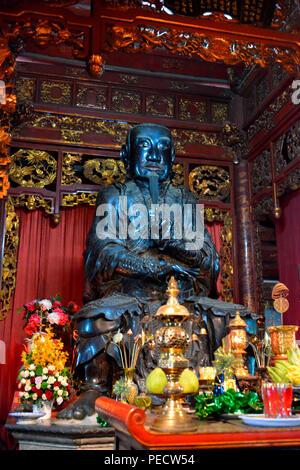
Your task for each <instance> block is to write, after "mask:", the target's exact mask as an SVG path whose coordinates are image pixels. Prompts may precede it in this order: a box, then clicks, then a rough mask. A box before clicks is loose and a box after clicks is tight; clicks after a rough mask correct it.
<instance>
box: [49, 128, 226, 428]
mask: <svg viewBox="0 0 300 470" xmlns="http://www.w3.org/2000/svg"><path fill="white" fill-rule="evenodd" d="M121 158H122V160H123V162H124V165H125V168H126V170H127V176H126V179H125V181H124V183H115V184H111V185H108V186H105V187H103V188H102V189H101V190H100V192H99V194H98V197H97V202H96V211H95V216H94V220H93V222H92V226H91V228H90V230H89V233H88V236H87V240H86V250H85V253H84V259H85V276H86V293H85V297H84V300H85V303H84V305H83V307H82V308H81V309H80V310H79V312H77V313H76V314H75V318H74V320H75V321H76V327H75V328H76V344H75V350H74V352H75V354H74V367H75V370H76V373H77V374H78V377H80V379H81V381H82V387H81V394H80V396H79V398H78V400H77V401H76V402H74V403H71V405H69V406H68V407H67V408H66V409H64V410H63V411H61V412H60V413H59V414H58V415H57V417H58V418H63V419H70V418H75V419H83V418H84V417H85V416H87V415H90V414H92V413H93V412H94V405H95V400H96V398H97V397H98V396H100V395H103V394H107V393H109V390H110V389H109V387H110V385H109V381H110V380H111V374H112V370H113V367H112V365H113V363H117V364H119V365H121V364H120V361H119V357H118V353H117V349H116V347H115V346H114V345H113V344H112V343H111V342H110V343H108V341H107V338H108V336H109V333H114V332H117V331H118V329H121V330H122V331H124V330H126V331H127V330H128V328H130V329H131V330H132V331H133V333H134V334H136V332H137V331H138V328H139V325H140V321H141V319H142V318H143V317H144V316H146V317H147V316H151V315H152V314H155V312H156V311H157V309H158V307H159V306H160V305H161V304H162V303H163V302H164V300H165V295H166V290H167V286H168V281H169V279H170V277H171V276H175V278H176V280H177V282H178V287H179V291H180V297H179V300H180V301H181V303H183V302H186V301H188V299H192V305H193V306H195V304H197V302H196V300H197V299H201V298H203V299H211V300H213V299H217V298H218V297H219V294H218V292H217V286H216V282H217V278H218V275H219V271H220V264H219V256H218V253H217V251H216V248H215V246H214V244H213V242H212V239H211V237H210V234H209V232H208V230H207V228H206V227H205V226H204V224H202V235H203V236H202V239H201V243H198V242H197V243H194V244H193V243H192V242H191V238H192V237H191V235H190V233H192V236H194V235H193V234H196V233H197V231H196V229H197V230H198V228H199V227H197V214H196V212H197V211H196V206H197V200H196V198H195V196H194V195H193V194H192V193H191V192H190V191H189V190H187V189H186V188H185V187H183V186H173V185H172V183H171V177H172V165H173V163H174V158H175V152H174V147H173V144H172V138H171V132H170V130H169V129H168V128H166V127H164V126H160V125H156V124H140V125H137V126H135V127H133V128H132V129H131V130H130V131H129V132H128V136H127V141H126V144H124V146H123V147H122V150H121ZM174 204H175V205H176V210H177V209H178V208H179V209H180V213H181V215H183V216H182V217H181V219H180V217H179V219H180V220H181V224H182V226H184V222H185V223H188V224H189V228H190V229H192V231H191V230H190V232H189V236H188V237H187V235H186V234H185V231H184V230H182V231H181V233H180V227H179V226H178V224H177V229H178V230H177V229H176V226H175V225H176V224H175V222H174V220H175V216H174V218H173V219H172V218H171V217H170V212H169V213H168V216H166V214H165V213H164V212H163V211H161V210H160V209H161V207H163V208H166V207H171V206H173V205H174ZM157 208H159V210H158V212H157ZM186 208H188V209H189V210H190V212H189V214H190V218H189V219H188V218H185V217H184V213H183V212H184V209H186ZM177 215H178V214H177ZM153 221H154V222H153ZM187 221H188V222H187ZM179 225H180V223H179ZM184 228H186V227H183V229H184ZM200 228H201V227H200ZM151 230H152V231H151ZM176 230H177V231H176ZM179 235H180V236H179ZM195 236H196V235H195ZM198 241H199V240H198ZM198 245H199V246H198ZM195 299H196V300H195ZM215 302H218V301H217V300H215ZM187 305H189V307H191V304H188V303H187ZM196 310H197V309H196ZM200 310H201V308H200ZM221 316H222V315H221ZM198 318H200V319H201V321H199V322H198V323H197V322H196V323H197V325H196V327H195V328H194V329H193V333H195V332H196V338H200V336H201V335H199V336H197V333H200V331H201V330H202V331H203V326H204V327H205V326H206V325H203V320H202V318H201V315H200V317H198ZM216 319H217V320H218V318H217V317H216ZM221 320H222V321H221V324H220V325H221V326H219V327H218V325H217V323H216V324H215V326H214V330H213V332H212V333H211V335H210V337H211V338H212V339H213V340H215V337H214V336H218V338H219V340H220V339H221V338H222V336H224V332H225V329H224V318H221ZM201 322H202V323H201ZM197 327H198V330H197ZM218 328H219V330H218ZM208 329H209V328H208ZM193 336H194V337H195V335H193ZM200 339H201V338H200ZM203 345H204V346H203ZM215 348H216V347H214V349H215ZM205 355H206V358H207V363H206V364H205V363H203V362H202V363H201V358H203V357H204V356H205ZM192 356H193V357H194V360H195V361H196V359H195V358H197V357H198V358H199V356H200V358H199V360H198V363H197V364H194V365H195V366H199V365H209V357H211V356H209V351H207V346H205V343H201V341H200V342H198V346H197V341H195V342H194V350H193V353H192ZM147 361H148V362H147ZM149 361H150V360H149V357H148V359H147V360H146V362H145V364H144V365H141V372H140V373H141V374H142V375H143V373H144V375H145V371H147V367H149V364H151V361H150V362H149ZM143 367H144V369H143Z"/></svg>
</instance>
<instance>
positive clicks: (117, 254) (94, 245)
mask: <svg viewBox="0 0 300 470" xmlns="http://www.w3.org/2000/svg"><path fill="white" fill-rule="evenodd" d="M120 197H126V198H127V203H128V206H129V207H130V206H132V204H142V205H146V206H147V208H148V211H147V215H148V224H147V225H148V233H147V234H146V236H145V234H144V232H143V236H144V237H145V238H141V237H140V236H139V233H140V232H141V231H142V230H144V227H137V228H136V231H135V232H136V233H135V237H134V238H135V239H133V238H131V237H130V236H128V237H127V238H125V239H124V238H123V239H119V238H113V239H112V238H104V239H100V238H99V237H98V236H97V225H98V224H99V222H101V220H103V216H102V217H101V216H97V215H95V217H94V220H93V223H92V226H91V229H90V231H89V234H88V237H87V245H86V251H85V273H86V279H87V281H88V283H89V288H90V289H91V298H102V297H105V296H106V295H108V294H109V293H111V292H119V293H126V294H129V295H134V296H142V297H146V298H148V297H149V298H150V299H155V298H156V299H162V298H163V297H164V296H165V291H166V287H167V283H166V284H165V285H162V284H161V282H160V281H159V280H158V279H157V278H156V273H157V271H158V270H159V269H160V267H159V265H158V261H159V260H165V261H167V262H170V263H172V264H180V265H182V266H186V267H192V268H199V270H200V272H199V274H198V276H197V277H195V279H194V282H191V280H182V279H180V278H178V279H177V281H178V283H179V289H180V293H181V295H182V296H184V297H186V296H187V294H189V295H193V294H194V295H204V296H209V297H211V298H217V296H218V294H217V287H216V281H217V277H218V274H219V270H220V266H219V255H218V253H217V251H216V248H215V246H214V244H213V242H212V239H211V237H210V234H209V232H208V230H207V229H206V227H204V239H203V246H202V248H201V249H200V250H196V251H195V250H188V249H186V244H187V242H188V241H189V240H188V239H187V238H186V237H184V233H183V238H181V239H178V240H176V239H174V233H173V234H172V233H171V236H172V238H171V239H170V240H168V239H163V235H162V234H161V236H160V238H159V240H152V239H151V233H150V227H151V221H150V210H151V202H152V201H151V200H150V198H149V197H148V196H147V194H146V191H145V190H144V188H143V186H140V185H139V184H137V183H136V182H134V181H132V180H129V181H127V182H125V183H124V184H114V185H109V186H106V187H104V188H103V190H102V191H100V192H99V195H98V198H97V203H96V214H97V208H98V207H99V206H100V205H103V204H109V205H112V206H113V207H114V208H115V213H116V215H117V221H118V220H120V208H119V202H120ZM158 204H159V205H162V204H166V205H168V206H169V207H171V206H172V205H173V204H178V205H179V206H180V207H182V208H183V207H184V206H185V205H191V206H193V207H194V209H195V206H196V204H197V200H196V198H195V196H194V195H193V194H192V193H191V192H189V191H188V190H187V189H186V188H185V187H183V186H180V187H174V186H172V185H171V184H170V183H165V184H164V185H163V187H162V190H161V193H160V197H159V200H158ZM108 218H109V223H110V224H111V225H113V222H114V220H112V219H113V214H112V213H110V214H106V215H105V221H108ZM134 220H135V216H130V215H129V216H128V220H127V225H128V226H130V224H131V223H132V222H134ZM182 220H184V218H183V217H182ZM164 222H166V224H165V225H166V226H164V223H162V226H164V228H163V230H167V229H168V221H164ZM192 223H193V229H194V230H195V228H196V221H195V211H194V212H193V219H192ZM118 232H119V228H118V230H117V235H118ZM117 268H120V269H119V272H118V273H117V272H116V269H117ZM121 270H123V271H124V275H123V274H122V272H120V271H121ZM175 277H176V275H175ZM133 279H134V280H133ZM145 281H146V282H145Z"/></svg>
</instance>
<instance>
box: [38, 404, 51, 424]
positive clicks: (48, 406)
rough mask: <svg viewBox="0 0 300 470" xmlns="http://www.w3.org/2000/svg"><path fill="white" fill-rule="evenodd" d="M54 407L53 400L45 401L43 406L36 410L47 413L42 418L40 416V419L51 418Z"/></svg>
mask: <svg viewBox="0 0 300 470" xmlns="http://www.w3.org/2000/svg"><path fill="white" fill-rule="evenodd" d="M52 407H53V400H45V401H43V402H42V404H41V406H38V407H37V409H36V410H37V411H39V412H41V413H45V414H44V415H43V416H41V417H40V418H38V421H43V420H49V419H51V413H52Z"/></svg>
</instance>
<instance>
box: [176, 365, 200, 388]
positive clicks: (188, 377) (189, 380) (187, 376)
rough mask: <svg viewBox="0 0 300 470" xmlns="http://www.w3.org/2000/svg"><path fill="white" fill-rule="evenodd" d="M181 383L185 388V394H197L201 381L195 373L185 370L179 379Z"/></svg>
mask: <svg viewBox="0 0 300 470" xmlns="http://www.w3.org/2000/svg"><path fill="white" fill-rule="evenodd" d="M179 383H180V385H181V386H182V388H183V393H196V392H198V389H199V380H198V377H197V375H196V374H195V372H193V371H192V370H190V369H184V371H183V372H182V373H181V375H180V377H179Z"/></svg>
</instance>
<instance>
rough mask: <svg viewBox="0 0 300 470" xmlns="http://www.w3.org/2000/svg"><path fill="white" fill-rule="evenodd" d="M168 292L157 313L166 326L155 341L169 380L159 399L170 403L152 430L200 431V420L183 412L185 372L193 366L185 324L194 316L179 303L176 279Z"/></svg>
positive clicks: (166, 404)
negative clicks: (186, 352) (181, 378)
mask: <svg viewBox="0 0 300 470" xmlns="http://www.w3.org/2000/svg"><path fill="white" fill-rule="evenodd" d="M167 292H168V294H169V298H168V301H167V304H166V305H162V306H161V307H160V308H159V309H158V310H157V312H156V314H155V316H156V318H158V319H159V320H160V321H161V322H162V323H163V325H164V326H163V327H162V328H160V329H159V330H158V331H157V332H156V335H155V342H156V344H157V346H158V347H159V349H160V351H161V355H160V358H159V361H158V367H160V368H161V369H162V370H163V371H164V373H165V374H166V377H167V380H168V382H167V384H166V386H165V387H164V390H163V394H162V395H158V396H161V397H162V398H165V399H166V402H165V404H164V405H163V407H162V409H161V411H160V413H159V414H158V415H157V416H156V418H155V419H154V421H153V423H152V424H151V426H150V428H151V431H154V432H159V433H181V432H184V433H188V432H196V431H197V429H198V420H197V419H195V418H193V417H191V416H190V415H188V414H187V413H186V412H185V410H184V409H183V406H182V400H183V398H184V396H185V395H187V394H186V393H184V392H183V388H182V386H181V385H180V383H179V379H180V375H181V373H182V372H183V370H184V369H186V368H188V366H189V361H188V359H186V358H185V357H184V351H185V350H186V349H187V347H188V345H189V341H190V340H189V336H188V334H187V332H186V330H185V329H184V328H183V327H182V326H181V325H182V323H183V322H184V321H185V320H186V319H187V318H188V317H189V316H190V313H189V311H188V310H187V308H186V307H184V306H183V305H180V304H179V302H178V299H177V295H178V293H179V290H178V284H177V282H176V280H175V278H174V277H172V278H171V279H170V281H169V286H168V291H167Z"/></svg>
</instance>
